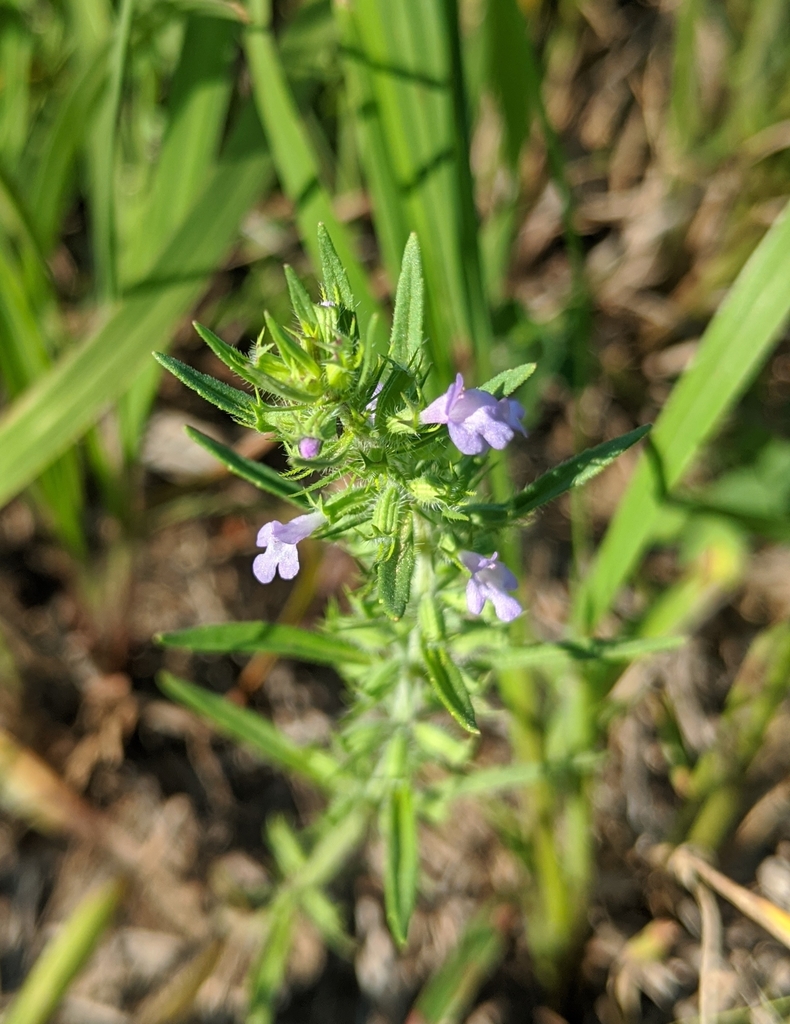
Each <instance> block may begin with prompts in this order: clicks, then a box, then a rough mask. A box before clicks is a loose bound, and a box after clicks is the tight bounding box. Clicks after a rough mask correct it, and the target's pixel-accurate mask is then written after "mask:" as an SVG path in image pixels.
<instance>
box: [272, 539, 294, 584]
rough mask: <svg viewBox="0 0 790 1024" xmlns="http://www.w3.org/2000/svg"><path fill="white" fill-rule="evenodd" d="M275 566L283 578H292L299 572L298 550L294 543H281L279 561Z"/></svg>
mask: <svg viewBox="0 0 790 1024" xmlns="http://www.w3.org/2000/svg"><path fill="white" fill-rule="evenodd" d="M277 568H278V569H279V570H280V576H281V577H282V578H283V579H284V580H292V579H293V578H294V576H295V575H296V574H297V573H298V572H299V552H298V551H297V549H296V545H295V544H283V547H282V554H281V555H280V562H279V565H278V566H277Z"/></svg>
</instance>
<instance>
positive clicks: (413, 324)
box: [389, 232, 423, 366]
mask: <svg viewBox="0 0 790 1024" xmlns="http://www.w3.org/2000/svg"><path fill="white" fill-rule="evenodd" d="M422 313H423V280H422V261H421V260H420V244H419V242H418V241H417V236H416V235H415V234H414V232H412V234H411V235H409V240H408V242H407V243H406V248H405V249H404V251H403V263H402V264H401V271H400V277H399V278H398V288H397V291H396V293H395V312H394V313H393V316H392V333H391V334H390V348H389V354H390V358H391V359H393V360H394V361H395V362H396V363H400V364H401V365H403V366H412V365H413V364H414V361H415V359H416V357H417V356H418V355H419V353H420V351H421V349H422V343H423V333H422Z"/></svg>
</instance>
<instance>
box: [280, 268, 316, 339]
mask: <svg viewBox="0 0 790 1024" xmlns="http://www.w3.org/2000/svg"><path fill="white" fill-rule="evenodd" d="M284 270H285V280H286V283H287V284H288V294H289V295H290V296H291V305H292V306H293V311H294V313H295V314H296V317H297V319H298V320H299V323H300V324H301V326H302V330H303V331H307V330H308V329H309V330H315V329H316V328H317V327H318V318H317V317H316V315H315V309H314V308H313V302H312V300H311V298H310V296H309V295H308V294H307V290H306V288H305V286H304V285H303V284H302V282H301V281H300V280H299V278H298V277H297V275H296V273H295V272H294V269H293V267H290V266H289V265H288V264H287V263H286V264H285V267H284Z"/></svg>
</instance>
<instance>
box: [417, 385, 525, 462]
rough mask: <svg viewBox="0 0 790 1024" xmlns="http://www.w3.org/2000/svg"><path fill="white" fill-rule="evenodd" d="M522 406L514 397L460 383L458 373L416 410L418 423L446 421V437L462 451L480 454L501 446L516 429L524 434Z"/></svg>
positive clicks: (510, 438)
mask: <svg viewBox="0 0 790 1024" xmlns="http://www.w3.org/2000/svg"><path fill="white" fill-rule="evenodd" d="M523 415H524V410H523V408H522V407H521V405H519V403H518V402H517V401H515V399H512V398H500V399H498V400H497V399H496V398H494V396H493V395H490V394H489V393H488V392H487V391H481V390H480V389H479V388H470V389H469V390H468V391H467V390H466V388H465V387H464V379H463V377H462V376H461V374H460V373H459V374H458V376H457V377H456V378H455V383H454V384H451V385H450V387H449V388H448V389H447V391H445V393H444V394H443V395H440V396H439V398H437V399H436V400H435V401H434V402H431V404H430V405H429V406H428V408H427V409H423V411H422V412H421V413H420V422H421V423H446V424H447V430H448V432H449V434H450V439H451V440H452V442H453V444H454V445H455V446H456V448H457V449H458V450H459V451H460V452H462V453H463V454H464V455H482V454H483V452H487V451H488V449H489V448H504V447H505V445H506V444H508V442H510V441H512V440H513V435H514V434H515V433H516V432H518V433H520V434H524V435H526V430H525V429H524V427H523V425H522V423H521V422H520V420H521V417H522V416H523Z"/></svg>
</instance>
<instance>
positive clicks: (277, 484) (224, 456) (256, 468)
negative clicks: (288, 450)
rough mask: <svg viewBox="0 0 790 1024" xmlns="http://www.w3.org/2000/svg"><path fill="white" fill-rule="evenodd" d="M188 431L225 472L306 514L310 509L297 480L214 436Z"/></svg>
mask: <svg viewBox="0 0 790 1024" xmlns="http://www.w3.org/2000/svg"><path fill="white" fill-rule="evenodd" d="M185 430H186V432H187V434H188V435H189V437H191V438H192V440H193V441H194V442H195V443H196V444H199V445H200V446H201V448H205V449H206V451H207V452H211V454H212V455H213V456H214V457H215V458H217V459H219V461H220V462H221V463H222V465H223V466H225V467H226V469H229V470H230V472H231V473H235V474H236V476H240V477H241V478H242V480H246V481H247V483H250V484H252V485H253V486H254V487H257V488H258V489H259V490H261V491H266V493H267V494H273V495H274V496H275V497H276V498H282V499H283V501H289V502H290V503H291V504H292V505H295V506H296V507H297V508H299V509H302V510H303V511H304V509H308V508H310V504H309V502H308V501H307V499H306V498H305V496H304V490H303V488H302V487H301V486H300V485H299V484H298V483H296V481H295V480H289V479H288V478H287V477H284V476H281V475H280V474H279V473H278V472H277V470H276V469H272V468H271V467H270V466H266V465H264V464H263V463H262V462H253V460H252V459H247V458H245V457H244V456H243V455H238V454H237V453H236V452H234V451H233V449H232V448H228V446H227V445H224V444H222V443H221V442H220V441H215V440H214V438H213V437H209V436H208V435H207V434H203V433H201V432H200V431H199V430H196V429H195V428H194V427H190V426H187V427H186V428H185Z"/></svg>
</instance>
